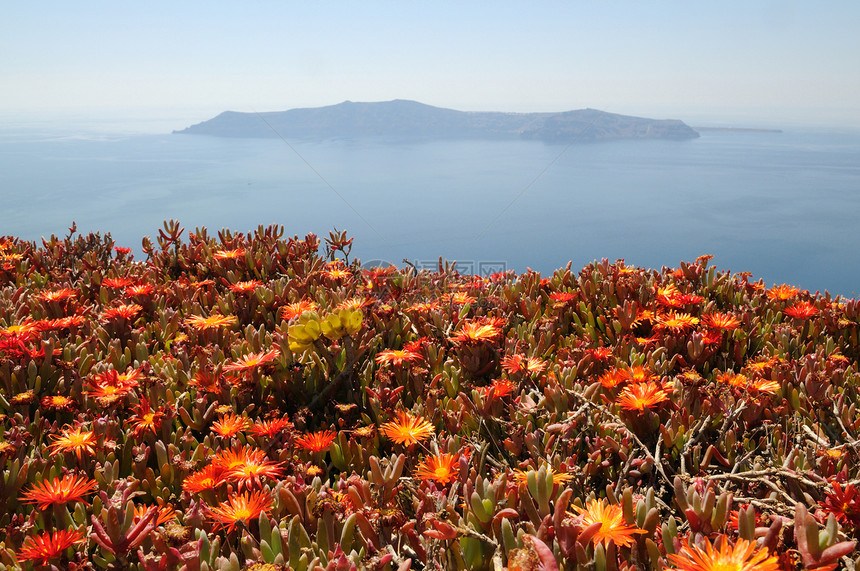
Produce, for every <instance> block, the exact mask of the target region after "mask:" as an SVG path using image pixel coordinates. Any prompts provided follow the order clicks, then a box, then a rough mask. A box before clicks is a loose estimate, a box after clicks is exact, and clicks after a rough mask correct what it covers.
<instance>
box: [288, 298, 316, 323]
mask: <svg viewBox="0 0 860 571" xmlns="http://www.w3.org/2000/svg"><path fill="white" fill-rule="evenodd" d="M317 307H318V306H317V304H316V302H313V301H310V300H306V299H303V300H301V301H297V302H295V303H288V304H287V305H285V306H283V307H282V308H281V319H286V320H290V319H293V318H294V317H298V316H299V315H301V314H303V313H305V312H306V311H316V309H317Z"/></svg>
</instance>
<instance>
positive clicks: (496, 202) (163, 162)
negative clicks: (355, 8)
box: [0, 125, 860, 297]
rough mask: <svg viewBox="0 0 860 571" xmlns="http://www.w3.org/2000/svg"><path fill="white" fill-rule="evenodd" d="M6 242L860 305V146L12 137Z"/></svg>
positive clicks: (819, 142) (5, 164)
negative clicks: (82, 240) (200, 238)
mask: <svg viewBox="0 0 860 571" xmlns="http://www.w3.org/2000/svg"><path fill="white" fill-rule="evenodd" d="M0 188H2V192H3V194H4V196H3V205H4V206H3V209H2V211H0V234H9V235H15V236H19V237H21V238H24V239H27V240H39V239H40V237H42V236H50V235H51V234H57V235H64V234H65V232H66V228H67V227H68V226H70V225H71V223H72V221H76V222H77V225H78V228H79V230H80V231H82V232H88V231H102V232H110V233H111V235H112V236H113V237H114V239H115V240H116V241H117V244H118V245H122V246H128V247H133V248H134V249H135V250H136V251H138V257H140V253H139V252H140V240H141V237H142V236H145V235H148V236H153V237H154V236H155V235H157V231H158V229H159V228H160V227H161V225H162V221H163V220H165V219H170V218H174V219H178V220H179V221H180V222H181V223H182V224H183V225H184V226H185V228H186V229H187V230H191V231H193V229H194V228H195V227H197V226H206V227H207V228H209V230H210V233H212V234H214V231H216V230H218V229H220V228H222V227H228V228H230V229H232V230H235V231H248V230H253V229H255V228H256V227H257V226H258V225H260V224H263V225H268V224H282V225H283V226H284V227H285V229H286V233H287V234H288V235H293V234H298V235H300V236H304V235H305V234H306V233H308V232H314V233H316V234H318V235H320V236H325V235H327V233H328V231H329V230H330V229H332V228H333V227H337V228H339V229H346V230H348V232H349V234H350V235H351V236H354V237H355V248H354V250H353V254H354V255H357V256H358V257H360V258H361V259H362V260H363V261H365V262H367V261H371V260H380V261H391V262H393V263H396V264H398V265H400V264H402V260H403V259H404V258H406V259H408V260H410V261H411V262H412V263H415V264H416V265H419V266H427V265H429V264H435V261H436V260H437V259H438V258H439V257H440V256H442V257H443V258H446V259H448V260H458V261H459V262H462V263H463V265H462V266H461V267H462V268H463V270H464V271H470V270H471V271H474V272H476V273H478V272H486V271H495V270H497V269H500V268H503V267H504V268H507V269H514V270H516V271H524V270H525V269H526V268H527V267H530V268H532V269H534V270H538V271H541V272H543V273H544V274H549V273H551V272H552V271H553V270H554V269H556V268H559V267H563V266H564V265H565V264H566V263H567V262H568V261H572V262H573V267H574V269H578V268H580V267H582V266H583V265H585V264H587V263H589V262H591V261H592V260H595V259H601V258H609V259H610V260H615V259H617V258H624V259H625V260H626V262H627V263H628V264H633V265H639V266H646V267H655V268H659V267H661V266H663V265H666V266H677V264H678V263H679V262H680V261H682V260H684V261H692V260H694V259H695V258H696V257H697V256H699V255H702V254H713V255H714V256H715V258H714V261H713V262H712V263H713V264H715V265H716V266H717V267H718V268H720V269H729V270H731V271H733V272H740V271H749V272H752V274H753V277H754V279H759V278H763V279H764V280H765V281H766V282H767V284H768V285H771V284H774V283H783V282H785V283H791V284H794V285H797V286H800V287H802V288H805V289H809V290H811V291H816V290H821V291H824V290H825V289H827V290H829V291H830V292H831V293H838V294H842V295H846V296H852V297H855V296H857V295H858V292H860V249H858V248H857V243H858V240H857V231H858V216H860V133H844V132H843V133H835V132H813V131H792V130H786V131H785V132H782V133H759V132H719V131H703V132H702V134H701V137H700V138H698V139H694V140H688V141H664V140H633V141H610V142H603V143H593V144H573V145H569V146H566V145H562V144H547V143H543V142H537V141H516V140H511V141H478V140H461V141H435V142H424V143H415V142H402V143H398V142H396V141H379V140H366V139H362V140H350V139H339V140H326V141H322V142H298V141H290V143H285V142H284V141H282V140H280V139H222V138H215V137H207V136H192V135H170V134H164V135H123V134H112V133H110V132H106V131H105V130H103V129H100V130H98V131H87V130H85V129H77V130H74V131H67V132H58V131H56V130H51V129H48V128H44V127H42V128H35V127H32V126H26V125H18V126H16V127H15V128H13V129H6V130H5V131H2V132H0Z"/></svg>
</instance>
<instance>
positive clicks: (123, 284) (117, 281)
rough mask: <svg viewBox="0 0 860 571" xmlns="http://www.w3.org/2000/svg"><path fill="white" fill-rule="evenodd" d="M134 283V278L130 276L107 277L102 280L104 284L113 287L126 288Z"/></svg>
mask: <svg viewBox="0 0 860 571" xmlns="http://www.w3.org/2000/svg"><path fill="white" fill-rule="evenodd" d="M133 283H134V280H133V279H130V278H122V277H120V278H105V279H103V280H102V285H103V286H104V287H109V288H111V289H124V288H127V287H128V286H130V285H131V284H133Z"/></svg>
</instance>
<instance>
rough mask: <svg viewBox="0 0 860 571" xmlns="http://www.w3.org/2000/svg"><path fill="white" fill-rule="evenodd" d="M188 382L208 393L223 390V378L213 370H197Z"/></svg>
mask: <svg viewBox="0 0 860 571" xmlns="http://www.w3.org/2000/svg"><path fill="white" fill-rule="evenodd" d="M188 384H189V385H191V386H193V387H197V389H198V390H200V391H203V392H206V393H219V392H221V378H220V377H218V376H217V375H215V374H214V373H212V371H197V372H196V373H194V377H193V378H191V379H190V380H189V381H188Z"/></svg>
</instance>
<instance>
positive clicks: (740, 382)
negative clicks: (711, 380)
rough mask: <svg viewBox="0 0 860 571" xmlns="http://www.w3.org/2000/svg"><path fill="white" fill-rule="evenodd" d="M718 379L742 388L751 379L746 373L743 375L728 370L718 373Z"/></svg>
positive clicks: (720, 381) (719, 381)
mask: <svg viewBox="0 0 860 571" xmlns="http://www.w3.org/2000/svg"><path fill="white" fill-rule="evenodd" d="M716 380H717V382H718V383H724V384H727V385H729V386H732V387H740V388H745V387H746V386H747V384H748V383H749V379H748V378H747V376H746V375H742V374H740V373H735V372H732V371H726V372H725V373H721V374H719V375H717V379H716Z"/></svg>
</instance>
